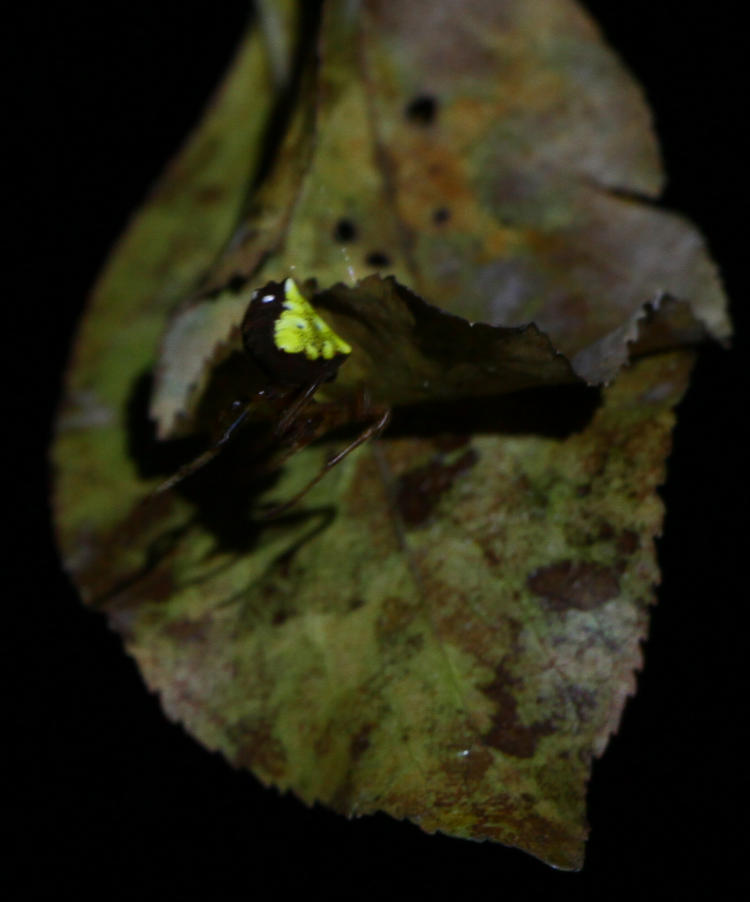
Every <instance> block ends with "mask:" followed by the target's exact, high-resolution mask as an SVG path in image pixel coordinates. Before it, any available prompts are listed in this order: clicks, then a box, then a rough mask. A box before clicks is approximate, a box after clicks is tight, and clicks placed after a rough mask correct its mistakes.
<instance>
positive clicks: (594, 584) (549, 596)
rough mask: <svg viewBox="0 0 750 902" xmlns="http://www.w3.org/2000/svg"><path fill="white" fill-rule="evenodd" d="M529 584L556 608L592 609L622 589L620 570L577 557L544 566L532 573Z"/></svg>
mask: <svg viewBox="0 0 750 902" xmlns="http://www.w3.org/2000/svg"><path fill="white" fill-rule="evenodd" d="M528 586H529V589H531V591H532V592H533V593H534V594H535V595H538V596H539V597H540V598H543V599H544V601H545V603H546V604H547V605H549V607H550V608H552V610H553V611H567V610H568V609H569V608H575V609H577V610H579V611H591V610H593V609H594V608H598V607H599V606H600V605H603V604H606V603H607V602H608V601H611V600H612V599H613V598H616V597H617V595H618V594H619V592H620V584H619V580H618V577H617V573H616V572H615V571H614V570H613V569H612V568H611V567H602V566H600V565H598V564H590V563H581V562H575V561H560V562H559V563H557V564H550V565H549V566H548V567H542V568H541V569H539V570H537V571H536V572H535V573H532V574H531V575H530V576H529V578H528Z"/></svg>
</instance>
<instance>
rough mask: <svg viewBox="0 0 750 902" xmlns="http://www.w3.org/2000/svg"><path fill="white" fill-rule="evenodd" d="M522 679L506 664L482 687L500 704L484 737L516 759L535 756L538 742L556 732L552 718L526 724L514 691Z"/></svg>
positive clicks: (501, 665) (486, 740)
mask: <svg viewBox="0 0 750 902" xmlns="http://www.w3.org/2000/svg"><path fill="white" fill-rule="evenodd" d="M521 682H522V681H521V679H520V678H518V677H514V676H512V674H510V673H509V672H508V671H507V670H506V668H505V666H504V665H503V664H499V665H498V666H497V668H496V670H495V678H494V679H493V680H492V682H491V683H487V684H486V685H485V686H481V687H480V688H481V690H482V692H483V693H484V694H485V695H486V696H487V697H488V698H491V699H492V701H493V702H494V703H495V705H496V710H495V713H494V715H493V716H492V727H491V728H490V729H489V730H488V731H487V732H486V733H485V734H484V735H483V736H482V739H483V740H484V742H486V743H487V745H490V746H492V747H493V748H496V749H498V750H499V751H501V752H503V754H505V755H513V756H514V757H516V758H532V757H533V756H534V753H535V751H536V747H537V743H538V742H539V740H540V739H541V738H542V737H544V736H549V735H550V734H551V733H554V732H555V726H554V724H553V723H552V722H551V721H550V720H543V721H538V722H534V723H531V724H524V723H523V722H522V720H521V719H520V717H519V715H518V702H517V700H516V696H515V694H514V692H515V690H516V688H517V687H518V685H519V684H520V683H521Z"/></svg>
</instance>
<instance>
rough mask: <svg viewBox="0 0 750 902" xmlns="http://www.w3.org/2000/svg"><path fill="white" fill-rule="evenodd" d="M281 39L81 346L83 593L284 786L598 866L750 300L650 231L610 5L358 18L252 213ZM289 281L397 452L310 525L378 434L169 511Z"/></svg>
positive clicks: (168, 692)
mask: <svg viewBox="0 0 750 902" xmlns="http://www.w3.org/2000/svg"><path fill="white" fill-rule="evenodd" d="M268 9H273V10H275V13H274V14H276V13H278V15H279V16H280V18H279V20H278V22H277V24H280V25H282V26H284V27H285V28H286V29H287V33H292V32H293V29H294V21H293V16H292V14H291V12H287V9H286V7H285V6H280V5H278V6H275V7H274V6H273V5H271V6H269V7H268ZM290 9H291V7H290ZM268 31H269V29H266V33H268ZM259 35H260V33H259V32H253V31H251V32H250V33H249V35H248V37H247V39H246V41H245V42H244V43H243V45H242V47H241V49H240V52H239V55H238V57H237V60H236V62H235V64H234V65H233V67H232V69H231V70H230V73H229V75H228V77H227V81H226V83H225V85H224V87H223V89H222V91H221V92H220V93H219V94H218V96H217V98H216V101H215V104H214V106H213V108H212V110H211V111H210V112H209V113H208V114H207V117H206V119H205V120H204V122H203V124H202V125H201V127H200V129H199V130H198V131H197V132H196V134H195V136H194V137H193V138H192V139H191V141H190V143H189V144H188V145H187V147H186V149H185V151H183V153H182V154H181V155H180V157H179V158H178V159H177V160H176V161H175V163H173V164H172V165H171V167H170V168H169V169H168V171H167V173H166V175H165V177H164V179H163V180H162V182H161V183H160V185H159V186H158V187H157V189H156V191H155V193H154V195H153V197H152V198H151V200H150V201H149V202H148V204H147V205H146V206H145V208H144V209H143V210H142V211H141V213H140V214H139V215H138V216H137V217H136V219H135V220H134V222H133V224H132V225H131V227H130V229H129V230H128V232H127V233H126V235H125V237H124V239H123V240H122V242H121V244H120V246H119V248H118V249H117V251H116V253H115V255H114V256H113V258H112V260H111V262H110V264H109V265H108V267H107V269H106V270H105V273H104V274H103V276H102V278H101V280H100V282H99V284H98V286H97V288H96V290H95V292H94V296H93V299H92V302H91V306H90V307H89V311H88V314H87V317H86V319H85V321H84V323H83V325H82V327H81V332H80V334H79V337H78V340H77V344H76V349H75V353H74V358H73V363H72V366H71V369H70V373H69V378H68V387H67V394H66V401H65V404H64V407H63V410H62V412H61V416H60V421H59V428H58V436H57V440H56V444H55V448H54V459H55V465H56V471H57V483H56V499H55V503H56V511H57V523H58V532H59V537H60V544H61V548H62V551H63V556H64V560H65V563H66V567H67V568H68V569H69V571H70V572H71V573H72V574H73V576H74V578H75V579H76V581H77V583H78V585H79V586H80V589H81V592H82V595H83V596H84V598H85V599H86V600H87V601H88V602H90V603H92V604H95V605H96V606H98V607H99V608H101V609H103V610H104V611H106V613H107V614H108V616H109V618H110V622H111V623H112V625H113V626H114V627H115V628H116V629H117V630H118V631H119V632H120V633H121V634H122V635H123V637H124V639H125V642H126V644H127V647H128V649H129V651H130V652H131V653H132V654H133V655H134V657H135V658H136V660H137V661H138V663H139V665H140V667H141V669H142V672H143V674H144V676H145V678H146V680H147V682H148V684H149V686H151V687H152V688H153V689H154V690H156V691H158V692H159V694H160V697H161V700H162V704H163V706H164V709H165V711H166V713H167V714H168V716H170V717H172V718H174V719H176V720H179V721H180V722H182V723H183V724H185V726H186V727H187V728H188V729H189V730H190V731H191V732H192V733H193V734H194V735H195V736H196V737H197V738H198V739H199V740H200V741H201V742H203V743H204V744H205V745H206V746H208V747H209V748H212V749H220V750H221V751H222V752H223V753H224V754H225V755H226V756H227V758H228V759H229V760H230V761H232V762H233V763H235V764H238V765H242V766H246V767H249V768H251V769H252V771H253V772H254V773H255V774H256V775H257V776H258V777H259V778H260V779H261V780H263V781H265V782H268V783H273V784H275V785H277V786H280V787H282V788H285V789H291V790H293V791H294V792H295V793H296V794H297V795H299V796H300V797H301V798H302V799H304V800H305V801H307V802H310V803H312V802H313V801H316V800H317V801H322V802H325V803H326V804H328V805H330V806H332V807H334V808H335V809H336V810H339V811H341V812H343V813H345V814H349V815H360V814H365V813H368V812H373V811H377V810H383V811H386V812H389V813H390V814H392V815H394V816H395V817H399V818H409V819H410V820H412V821H414V822H415V823H417V824H419V825H420V826H421V827H423V828H424V829H425V830H428V831H434V830H441V831H444V832H447V833H450V834H453V835H455V836H459V837H466V838H473V839H492V840H496V841H499V842H502V843H505V844H508V845H512V846H517V847H519V848H521V849H524V850H525V851H527V852H530V853H531V854H533V855H536V856H538V857H540V858H542V859H543V860H545V861H547V862H549V863H550V864H552V865H555V866H557V867H561V868H576V867H580V865H581V863H582V860H583V848H584V843H585V839H586V835H587V827H586V819H585V785H586V781H587V779H588V776H589V770H590V764H591V760H592V758H593V757H594V756H596V755H598V754H601V752H602V751H603V750H604V748H605V746H606V744H607V740H608V737H609V736H610V735H611V733H612V732H613V731H614V730H615V729H616V728H617V724H618V722H619V718H620V715H621V713H622V708H623V705H624V702H625V699H626V698H627V696H628V695H629V694H631V693H632V692H633V690H634V673H635V671H636V670H637V669H638V668H639V667H640V666H641V663H642V662H641V655H640V650H639V643H640V641H641V639H643V637H644V636H645V635H646V632H647V617H648V605H649V604H650V603H651V602H652V601H653V597H654V586H655V585H656V584H657V583H658V569H657V566H656V560H655V553H654V538H655V537H656V536H657V535H658V534H659V531H660V528H661V522H662V516H663V509H662V504H661V502H660V500H659V498H658V495H657V487H658V485H659V484H660V482H661V481H662V480H663V477H664V465H665V459H666V456H667V454H668V451H669V444H670V433H671V428H672V425H673V422H674V414H673V408H674V406H675V404H676V403H677V401H679V399H680V397H681V396H682V394H683V392H684V391H685V388H686V386H687V381H688V376H689V371H690V367H691V362H692V351H690V350H686V349H685V346H686V345H688V344H693V343H694V342H695V341H696V340H697V339H699V338H700V337H701V336H702V335H704V334H706V333H707V334H709V335H713V336H714V337H716V338H720V339H723V338H725V337H726V336H727V335H728V333H729V324H728V321H727V318H726V313H725V306H724V300H723V297H722V293H721V288H720V285H719V283H718V280H717V277H716V274H715V271H714V268H713V266H712V264H711V262H710V260H709V259H708V257H707V255H706V253H705V250H704V247H703V243H702V240H701V238H700V236H699V234H698V233H697V231H696V230H695V229H694V228H693V227H692V226H691V225H690V224H688V223H686V222H685V221H684V220H682V219H680V218H679V217H677V216H675V215H674V214H671V213H667V212H664V211H661V210H659V209H657V208H655V207H654V206H653V205H650V204H644V203H641V202H639V201H638V200H636V199H634V195H648V196H655V195H656V194H657V193H658V190H659V187H660V184H661V174H660V170H659V164H658V152H657V148H656V144H655V140H654V138H653V135H652V133H651V131H650V128H649V115H648V111H647V109H646V107H645V105H644V101H643V99H642V96H641V93H640V91H639V89H638V88H637V86H636V85H635V84H634V83H633V82H632V80H631V79H630V78H629V76H628V75H627V73H626V72H625V71H624V69H623V67H622V65H621V64H620V63H619V62H618V61H617V59H616V58H615V57H614V55H613V54H612V52H611V51H610V50H608V49H607V48H606V47H605V46H604V44H603V43H602V41H601V38H600V36H599V34H598V32H597V30H596V28H595V26H594V25H593V24H592V23H591V21H590V20H589V19H588V18H587V17H586V16H585V15H584V14H583V13H582V12H581V10H580V9H579V8H578V7H577V6H576V5H575V4H573V3H572V2H568V0H536V2H521V0H504V2H488V0H487V2H481V0H471V2H461V3H459V2H447V0H441V2H434V0H433V2H427V0H420V2H415V3H410V4H399V3H397V2H395V0H390V2H386V0H380V2H376V0H362V2H360V3H351V2H338V0H334V2H328V3H324V4H323V12H322V16H321V22H320V29H319V34H318V36H317V44H315V42H314V41H313V37H312V35H308V41H307V43H308V44H309V46H310V49H311V50H313V49H315V48H316V47H317V52H316V53H311V54H310V55H309V56H308V57H307V59H306V61H303V64H302V66H301V68H300V75H299V78H298V80H297V81H296V82H293V84H294V85H295V87H296V92H297V93H296V100H295V102H294V103H293V104H292V108H291V110H290V115H289V117H288V122H287V128H286V131H285V132H284V134H283V136H282V138H281V139H280V143H279V145H278V147H277V148H276V152H275V155H274V157H273V162H272V165H271V166H270V167H268V168H267V170H265V171H264V173H263V178H262V179H261V181H260V183H256V184H255V187H254V190H253V193H252V194H251V195H250V198H249V201H248V202H247V204H245V205H244V207H243V206H242V200H243V198H244V196H245V194H244V192H245V188H244V185H245V182H246V179H248V178H253V176H254V173H256V172H257V170H256V169H255V166H256V163H257V161H258V160H259V159H260V154H261V144H262V137H263V135H264V134H266V132H265V128H266V125H267V120H268V117H269V116H270V115H271V109H272V104H273V99H274V94H273V91H274V85H278V84H279V68H280V67H279V57H278V48H277V53H276V54H275V55H271V58H270V61H269V55H268V54H267V52H266V46H265V45H264V43H263V41H262V40H261V38H260V36H259ZM274 61H275V62H274ZM281 69H282V70H283V69H284V67H283V66H282V67H281ZM274 73H276V78H275V79H274ZM240 213H241V216H240V220H239V226H235V227H234V229H233V224H234V223H235V221H236V217H237V216H238V214H240ZM378 274H379V275H378ZM289 275H294V276H296V277H297V278H298V280H299V281H300V283H307V282H308V280H315V281H316V284H317V287H316V288H311V292H314V294H312V297H313V301H314V303H315V304H316V306H317V307H318V308H319V309H320V311H321V313H322V314H323V315H324V317H325V318H326V320H327V321H330V322H331V323H332V324H333V326H334V327H335V329H336V331H337V332H338V333H339V334H340V335H341V336H342V337H343V338H344V339H345V340H346V341H347V342H348V343H349V344H351V345H352V347H353V348H354V351H353V353H352V355H351V360H348V361H346V362H345V363H344V364H343V365H342V367H341V370H340V373H339V378H338V379H337V380H336V382H335V383H333V385H332V386H331V390H330V392H329V398H336V397H344V396H347V395H349V396H350V395H351V394H352V393H354V392H355V391H358V390H361V389H366V390H367V391H368V392H371V393H372V395H373V396H374V397H375V399H376V400H379V401H382V402H384V403H389V404H392V405H394V406H395V410H394V420H393V424H392V427H391V430H390V431H389V432H388V433H386V435H385V436H384V437H383V438H382V439H380V440H379V441H378V442H377V443H370V444H369V445H365V446H364V447H362V448H360V449H359V450H358V451H356V452H354V453H353V454H352V455H350V456H349V457H348V458H346V459H345V460H344V462H343V463H341V464H340V465H339V466H337V467H336V468H335V469H333V470H332V472H331V473H330V474H328V475H327V476H326V477H325V479H323V480H322V481H321V482H320V483H318V484H317V485H316V486H315V487H314V488H313V490H312V491H311V492H310V493H309V495H307V496H306V497H305V498H304V500H303V501H302V502H301V504H300V505H298V507H297V508H295V509H293V510H292V511H291V512H289V513H288V514H287V515H286V516H283V517H280V518H277V519H275V520H270V521H269V520H264V519H263V518H262V516H260V514H259V511H260V510H262V509H263V505H265V504H267V503H268V502H278V501H283V500H284V499H286V498H289V497H292V496H293V495H294V494H295V492H296V491H297V490H298V489H299V488H301V487H302V486H304V485H305V484H306V483H307V482H308V481H309V480H310V479H311V478H312V477H313V476H314V475H315V474H316V473H317V472H318V471H319V469H320V468H321V466H322V465H323V464H324V462H325V460H326V459H327V456H328V455H329V454H331V453H332V452H334V451H336V450H339V448H340V447H341V445H342V441H345V438H344V439H342V438H341V437H339V438H338V440H336V441H334V440H333V439H331V440H329V441H327V442H325V443H319V444H317V445H313V446H311V447H309V448H307V449H305V450H304V451H301V452H299V453H298V454H296V455H294V456H293V457H291V458H290V459H289V460H288V461H287V462H286V464H285V466H284V467H283V469H282V470H281V471H280V472H279V473H276V474H272V475H273V479H270V478H268V475H267V474H266V475H264V474H262V473H259V472H257V471H256V469H255V468H254V467H253V464H252V455H251V454H249V453H248V447H247V443H246V442H245V443H244V444H243V441H244V440H243V438H242V437H240V438H239V439H238V440H237V442H236V443H235V444H234V446H233V447H230V448H228V449H227V452H226V453H224V454H222V455H220V456H219V458H218V459H217V460H216V461H214V463H213V464H211V465H210V466H209V467H207V468H206V469H205V470H204V471H202V472H200V473H198V474H197V475H195V476H193V477H192V478H191V479H189V480H186V482H185V483H184V484H183V485H181V486H179V487H178V489H177V490H175V491H172V492H168V493H166V494H163V495H158V496H152V495H151V491H152V490H153V488H154V487H155V485H156V484H157V483H158V482H159V481H160V480H161V479H162V478H164V476H165V475H169V472H170V469H174V468H175V467H176V466H178V465H179V464H180V463H183V462H184V460H185V458H186V456H187V457H189V456H190V454H189V453H188V449H186V448H184V447H182V446H181V445H180V443H179V442H176V441H168V442H164V441H159V440H157V438H156V436H155V434H154V433H156V434H157V435H159V436H161V437H168V436H175V435H178V434H179V435H183V436H187V437H188V441H189V437H190V434H191V431H192V430H193V428H194V425H195V424H194V422H193V420H192V419H191V415H192V414H193V413H194V412H195V410H196V409H197V408H198V405H199V402H201V398H203V402H202V403H203V408H202V409H204V410H205V404H206V401H205V398H206V397H211V395H210V392H209V393H206V392H205V389H206V388H207V387H209V386H210V385H211V384H212V380H214V379H215V378H218V377H217V373H218V372H219V370H221V367H222V366H223V365H224V364H225V363H226V362H227V357H228V355H231V354H233V353H236V346H237V345H236V342H237V327H238V325H239V322H240V320H241V318H242V315H243V312H244V309H245V307H246V305H247V303H248V300H249V296H250V293H251V292H252V290H253V289H255V288H258V287H260V286H261V285H263V284H264V283H265V282H267V281H269V280H270V279H276V280H278V279H283V278H285V277H287V276H289ZM309 284H310V285H311V284H312V283H309ZM222 372H224V374H225V373H226V368H225V369H224V370H222ZM151 379H155V382H156V391H155V393H154V394H152V395H151V397H150V398H149V392H148V383H149V380H151ZM587 386H588V387H587ZM590 386H603V388H594V387H590ZM242 391H243V387H242V386H241V385H238V386H237V393H238V394H239V395H241V394H242ZM149 409H150V411H151V417H152V419H151V420H149ZM215 413H216V415H217V416H219V415H221V414H222V413H223V411H222V410H216V411H215ZM198 450H201V449H200V447H199V448H198Z"/></svg>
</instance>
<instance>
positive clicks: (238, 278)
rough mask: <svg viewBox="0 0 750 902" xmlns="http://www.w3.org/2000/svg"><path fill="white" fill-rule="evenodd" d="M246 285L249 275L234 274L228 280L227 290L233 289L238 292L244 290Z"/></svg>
mask: <svg viewBox="0 0 750 902" xmlns="http://www.w3.org/2000/svg"><path fill="white" fill-rule="evenodd" d="M245 285H247V276H242V275H234V276H232V278H231V279H230V280H229V281H228V282H227V291H232V292H234V293H235V294H236V293H237V292H238V291H242V289H243V288H244V287H245Z"/></svg>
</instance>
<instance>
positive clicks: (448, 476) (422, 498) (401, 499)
mask: <svg viewBox="0 0 750 902" xmlns="http://www.w3.org/2000/svg"><path fill="white" fill-rule="evenodd" d="M478 459H479V455H478V454H477V452H476V451H475V450H474V449H473V448H469V449H468V450H467V451H465V452H464V453H463V454H462V455H461V457H459V459H458V460H457V461H456V462H455V463H454V464H445V463H443V461H442V460H441V459H440V458H439V457H438V458H435V459H434V460H431V461H430V463H428V464H426V465H425V466H422V467H415V469H413V470H409V471H408V472H407V473H404V474H402V475H401V477H400V478H399V480H398V488H397V491H396V504H397V506H398V509H399V513H400V514H401V517H402V519H403V521H404V523H405V524H406V525H407V526H419V525H421V524H422V523H424V522H425V520H426V519H427V518H428V517H429V515H430V514H431V513H432V511H433V510H434V509H435V506H436V505H437V503H438V501H439V500H440V496H441V495H442V494H443V493H445V492H447V491H448V489H449V488H450V487H451V486H452V485H453V482H454V480H455V479H456V477H457V476H458V475H459V474H460V473H463V472H464V470H468V469H469V468H470V467H473V466H474V464H475V463H476V462H477V460H478Z"/></svg>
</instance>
